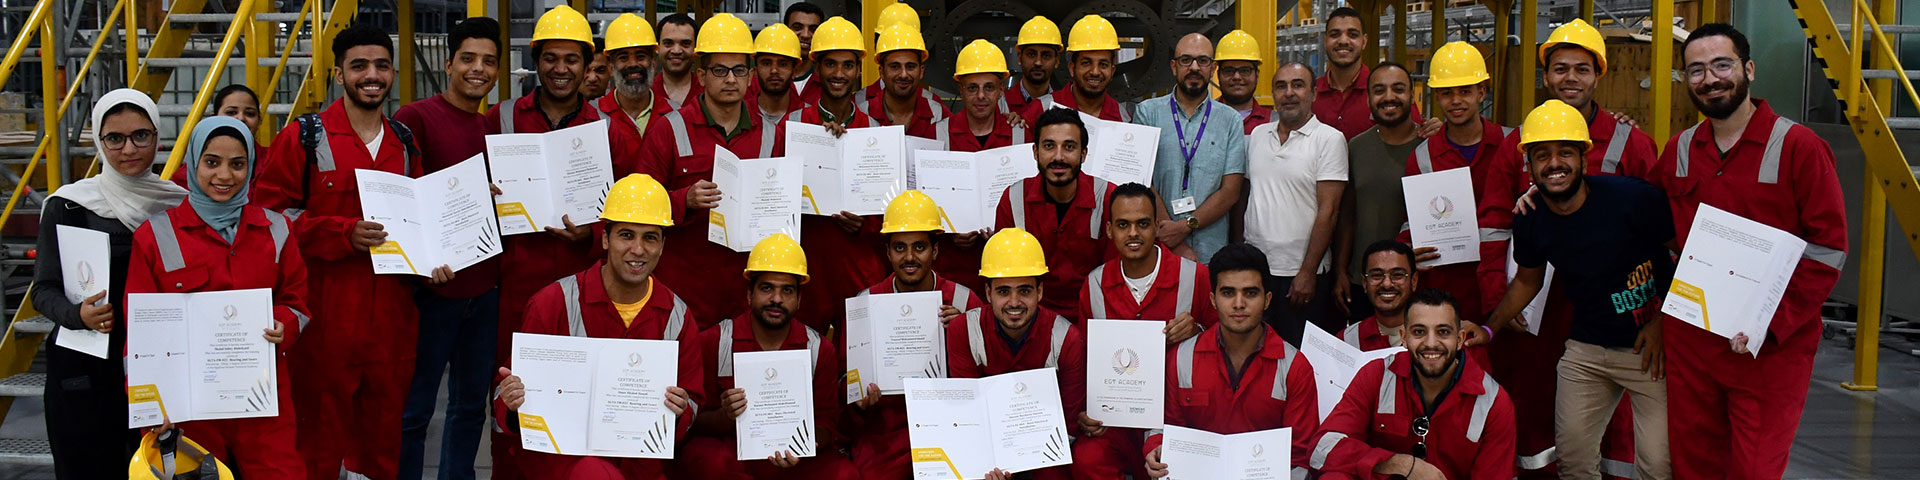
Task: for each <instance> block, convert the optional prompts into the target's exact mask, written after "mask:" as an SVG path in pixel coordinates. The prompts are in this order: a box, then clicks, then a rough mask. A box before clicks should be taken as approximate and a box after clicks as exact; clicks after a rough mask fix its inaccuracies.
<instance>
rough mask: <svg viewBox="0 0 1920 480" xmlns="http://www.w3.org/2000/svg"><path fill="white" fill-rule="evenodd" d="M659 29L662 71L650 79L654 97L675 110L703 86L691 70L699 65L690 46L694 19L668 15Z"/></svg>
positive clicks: (697, 93)
mask: <svg viewBox="0 0 1920 480" xmlns="http://www.w3.org/2000/svg"><path fill="white" fill-rule="evenodd" d="M707 20H708V21H712V20H713V19H707ZM659 30H660V60H661V61H660V64H661V65H660V66H661V68H660V75H659V76H657V77H654V79H653V95H654V97H657V98H660V99H663V100H666V102H667V108H668V109H669V110H674V111H677V110H680V109H681V108H682V107H685V106H687V99H690V98H694V97H698V96H700V93H701V90H702V89H704V88H705V87H706V85H705V83H704V82H703V81H701V79H698V78H694V77H696V75H694V73H695V72H694V71H693V69H694V68H696V67H699V66H700V65H698V64H697V63H698V62H697V60H698V59H696V58H694V55H696V54H698V52H696V51H695V48H694V45H693V40H694V26H693V17H689V16H687V14H684V13H676V14H672V15H667V17H666V18H662V19H660V29H659ZM748 35H752V34H751V33H749V34H748Z"/></svg>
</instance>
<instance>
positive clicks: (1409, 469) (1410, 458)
mask: <svg viewBox="0 0 1920 480" xmlns="http://www.w3.org/2000/svg"><path fill="white" fill-rule="evenodd" d="M1419 461H1420V459H1417V458H1413V456H1412V455H1408V456H1407V474H1406V475H1404V476H1405V477H1407V478H1413V467H1414V466H1415V465H1419V463H1418V462H1419Z"/></svg>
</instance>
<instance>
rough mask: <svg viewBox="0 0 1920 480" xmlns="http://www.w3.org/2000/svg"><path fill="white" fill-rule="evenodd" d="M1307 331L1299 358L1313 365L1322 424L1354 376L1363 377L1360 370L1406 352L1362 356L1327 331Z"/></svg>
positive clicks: (1386, 351) (1393, 350)
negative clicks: (1378, 360)
mask: <svg viewBox="0 0 1920 480" xmlns="http://www.w3.org/2000/svg"><path fill="white" fill-rule="evenodd" d="M1365 321H1368V322H1371V321H1373V320H1365ZM1306 330H1307V332H1306V334H1305V335H1304V336H1302V337H1301V340H1300V354H1301V355H1305V356H1306V357H1307V363H1311V364H1313V381H1314V385H1313V388H1314V390H1315V391H1316V392H1317V393H1319V395H1320V399H1319V400H1320V403H1319V406H1320V419H1321V420H1326V419H1327V415H1330V414H1332V413H1333V407H1335V406H1338V405H1340V397H1343V396H1346V394H1347V384H1349V383H1353V376H1354V374H1357V373H1360V367H1363V366H1366V365H1367V362H1372V361H1374V360H1375V359H1380V358H1386V357H1390V356H1393V355H1394V354H1396V353H1400V352H1404V351H1406V350H1407V349H1406V348H1403V347H1392V348H1382V349H1379V350H1374V351H1370V352H1362V351H1360V349H1357V348H1353V346H1352V345H1348V344H1347V342H1344V341H1341V340H1340V339H1339V338H1337V337H1334V336H1333V334H1330V333H1327V332H1326V331H1324V330H1321V329H1318V328H1309V329H1306Z"/></svg>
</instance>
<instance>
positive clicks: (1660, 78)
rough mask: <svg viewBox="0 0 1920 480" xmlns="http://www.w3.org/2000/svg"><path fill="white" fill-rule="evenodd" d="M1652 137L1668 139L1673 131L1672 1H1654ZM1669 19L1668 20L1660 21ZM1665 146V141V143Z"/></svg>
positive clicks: (1650, 74) (1651, 74) (1651, 80)
mask: <svg viewBox="0 0 1920 480" xmlns="http://www.w3.org/2000/svg"><path fill="white" fill-rule="evenodd" d="M1653 18H1654V20H1655V21H1654V23H1653V58H1654V59H1655V61H1654V62H1653V68H1652V69H1651V70H1652V71H1651V72H1649V75H1648V78H1649V79H1650V80H1649V81H1650V82H1651V83H1653V125H1652V127H1653V131H1652V132H1648V133H1651V134H1653V138H1668V131H1670V130H1673V60H1672V59H1673V26H1672V25H1668V24H1667V23H1666V22H1671V21H1672V20H1671V19H1672V18H1673V0H1653ZM1661 19H1668V20H1661ZM1662 148H1665V147H1664V143H1663V144H1662Z"/></svg>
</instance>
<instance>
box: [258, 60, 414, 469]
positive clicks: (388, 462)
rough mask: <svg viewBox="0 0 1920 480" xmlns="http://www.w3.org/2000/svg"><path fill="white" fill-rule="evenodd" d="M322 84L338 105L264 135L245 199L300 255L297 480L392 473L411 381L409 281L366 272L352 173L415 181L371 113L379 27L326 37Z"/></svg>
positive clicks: (404, 148)
mask: <svg viewBox="0 0 1920 480" xmlns="http://www.w3.org/2000/svg"><path fill="white" fill-rule="evenodd" d="M333 58H334V74H333V80H334V83H337V84H340V85H341V86H342V87H344V88H343V89H344V90H345V92H346V98H343V99H340V100H336V101H334V102H333V105H331V106H329V107H327V109H326V110H323V111H321V112H320V113H318V114H315V115H311V116H307V117H302V118H301V119H300V120H299V121H296V122H290V123H288V125H287V127H286V128H284V129H281V131H280V135H279V136H277V137H274V142H273V147H272V150H271V153H269V154H268V155H270V156H271V157H273V158H280V159H286V160H285V161H279V162H270V163H268V164H267V170H266V171H265V172H261V174H260V180H259V181H258V182H257V183H256V186H257V187H258V188H259V191H258V192H256V193H255V194H254V195H253V197H252V198H253V199H254V200H255V201H258V202H260V206H261V207H263V208H266V209H268V210H276V211H284V212H286V213H287V216H288V217H291V218H293V219H294V221H293V235H294V238H295V239H297V240H299V242H300V252H301V253H302V254H303V255H304V256H305V257H306V259H307V275H308V282H307V285H308V286H309V288H310V291H311V296H310V297H309V298H311V299H312V300H311V301H309V302H308V303H307V304H308V305H310V306H312V308H313V318H315V319H318V320H319V321H318V322H315V323H314V324H313V325H312V328H311V329H309V330H308V331H305V332H300V333H301V337H302V340H301V342H300V344H299V345H298V346H297V347H295V348H293V351H292V356H291V358H290V361H289V363H290V364H291V365H297V366H298V368H295V369H293V371H294V375H295V377H294V382H293V388H294V389H295V390H294V394H295V395H294V404H295V405H294V407H295V410H297V411H299V412H300V415H298V416H296V417H295V418H296V422H297V423H298V424H299V433H298V435H299V437H300V438H299V440H300V441H299V446H300V451H301V452H302V454H303V455H304V456H305V457H306V462H307V468H306V470H307V475H308V477H309V478H313V479H316V480H318V479H323V478H324V479H332V478H335V477H338V476H339V475H340V468H341V464H342V461H343V460H344V461H345V466H346V468H347V470H349V471H352V472H356V473H359V474H363V475H366V476H368V477H371V478H379V479H390V478H394V477H395V476H396V475H397V473H396V472H397V471H398V470H399V468H400V466H399V461H400V414H401V411H402V410H403V409H404V407H405V404H406V396H407V384H408V382H411V381H412V374H413V360H414V352H415V347H416V344H415V339H416V336H417V335H418V334H419V317H418V315H419V312H418V311H417V310H415V308H414V304H413V289H414V282H413V281H411V280H408V279H406V278H405V277H400V276H392V275H374V273H373V263H372V262H371V261H369V260H368V259H367V250H368V249H369V248H372V247H374V246H376V245H380V244H381V243H384V242H385V240H386V236H387V234H386V232H385V231H384V227H383V226H382V225H380V224H379V223H375V222H369V221H366V220H365V219H363V218H362V217H361V213H360V195H359V194H358V193H357V192H356V191H355V190H356V186H357V183H356V181H355V180H354V172H355V171H356V170H359V169H372V170H380V171H384V172H387V173H394V174H399V175H406V176H409V177H414V176H419V175H420V171H421V161H420V159H419V158H416V157H418V148H417V147H416V146H415V145H414V144H413V143H412V133H411V132H410V131H408V130H407V129H406V127H405V126H404V125H400V124H397V123H393V122H392V121H390V120H388V119H387V118H386V117H385V116H384V115H382V114H381V113H380V105H381V104H382V103H384V102H385V101H386V99H387V92H388V91H389V90H388V88H389V87H390V86H392V85H393V43H392V40H390V39H389V38H388V37H387V34H386V32H383V31H380V29H378V28H376V27H373V26H369V25H356V26H354V27H351V28H348V29H346V30H343V31H341V32H340V34H339V35H337V36H335V37H334V40H333Z"/></svg>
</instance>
